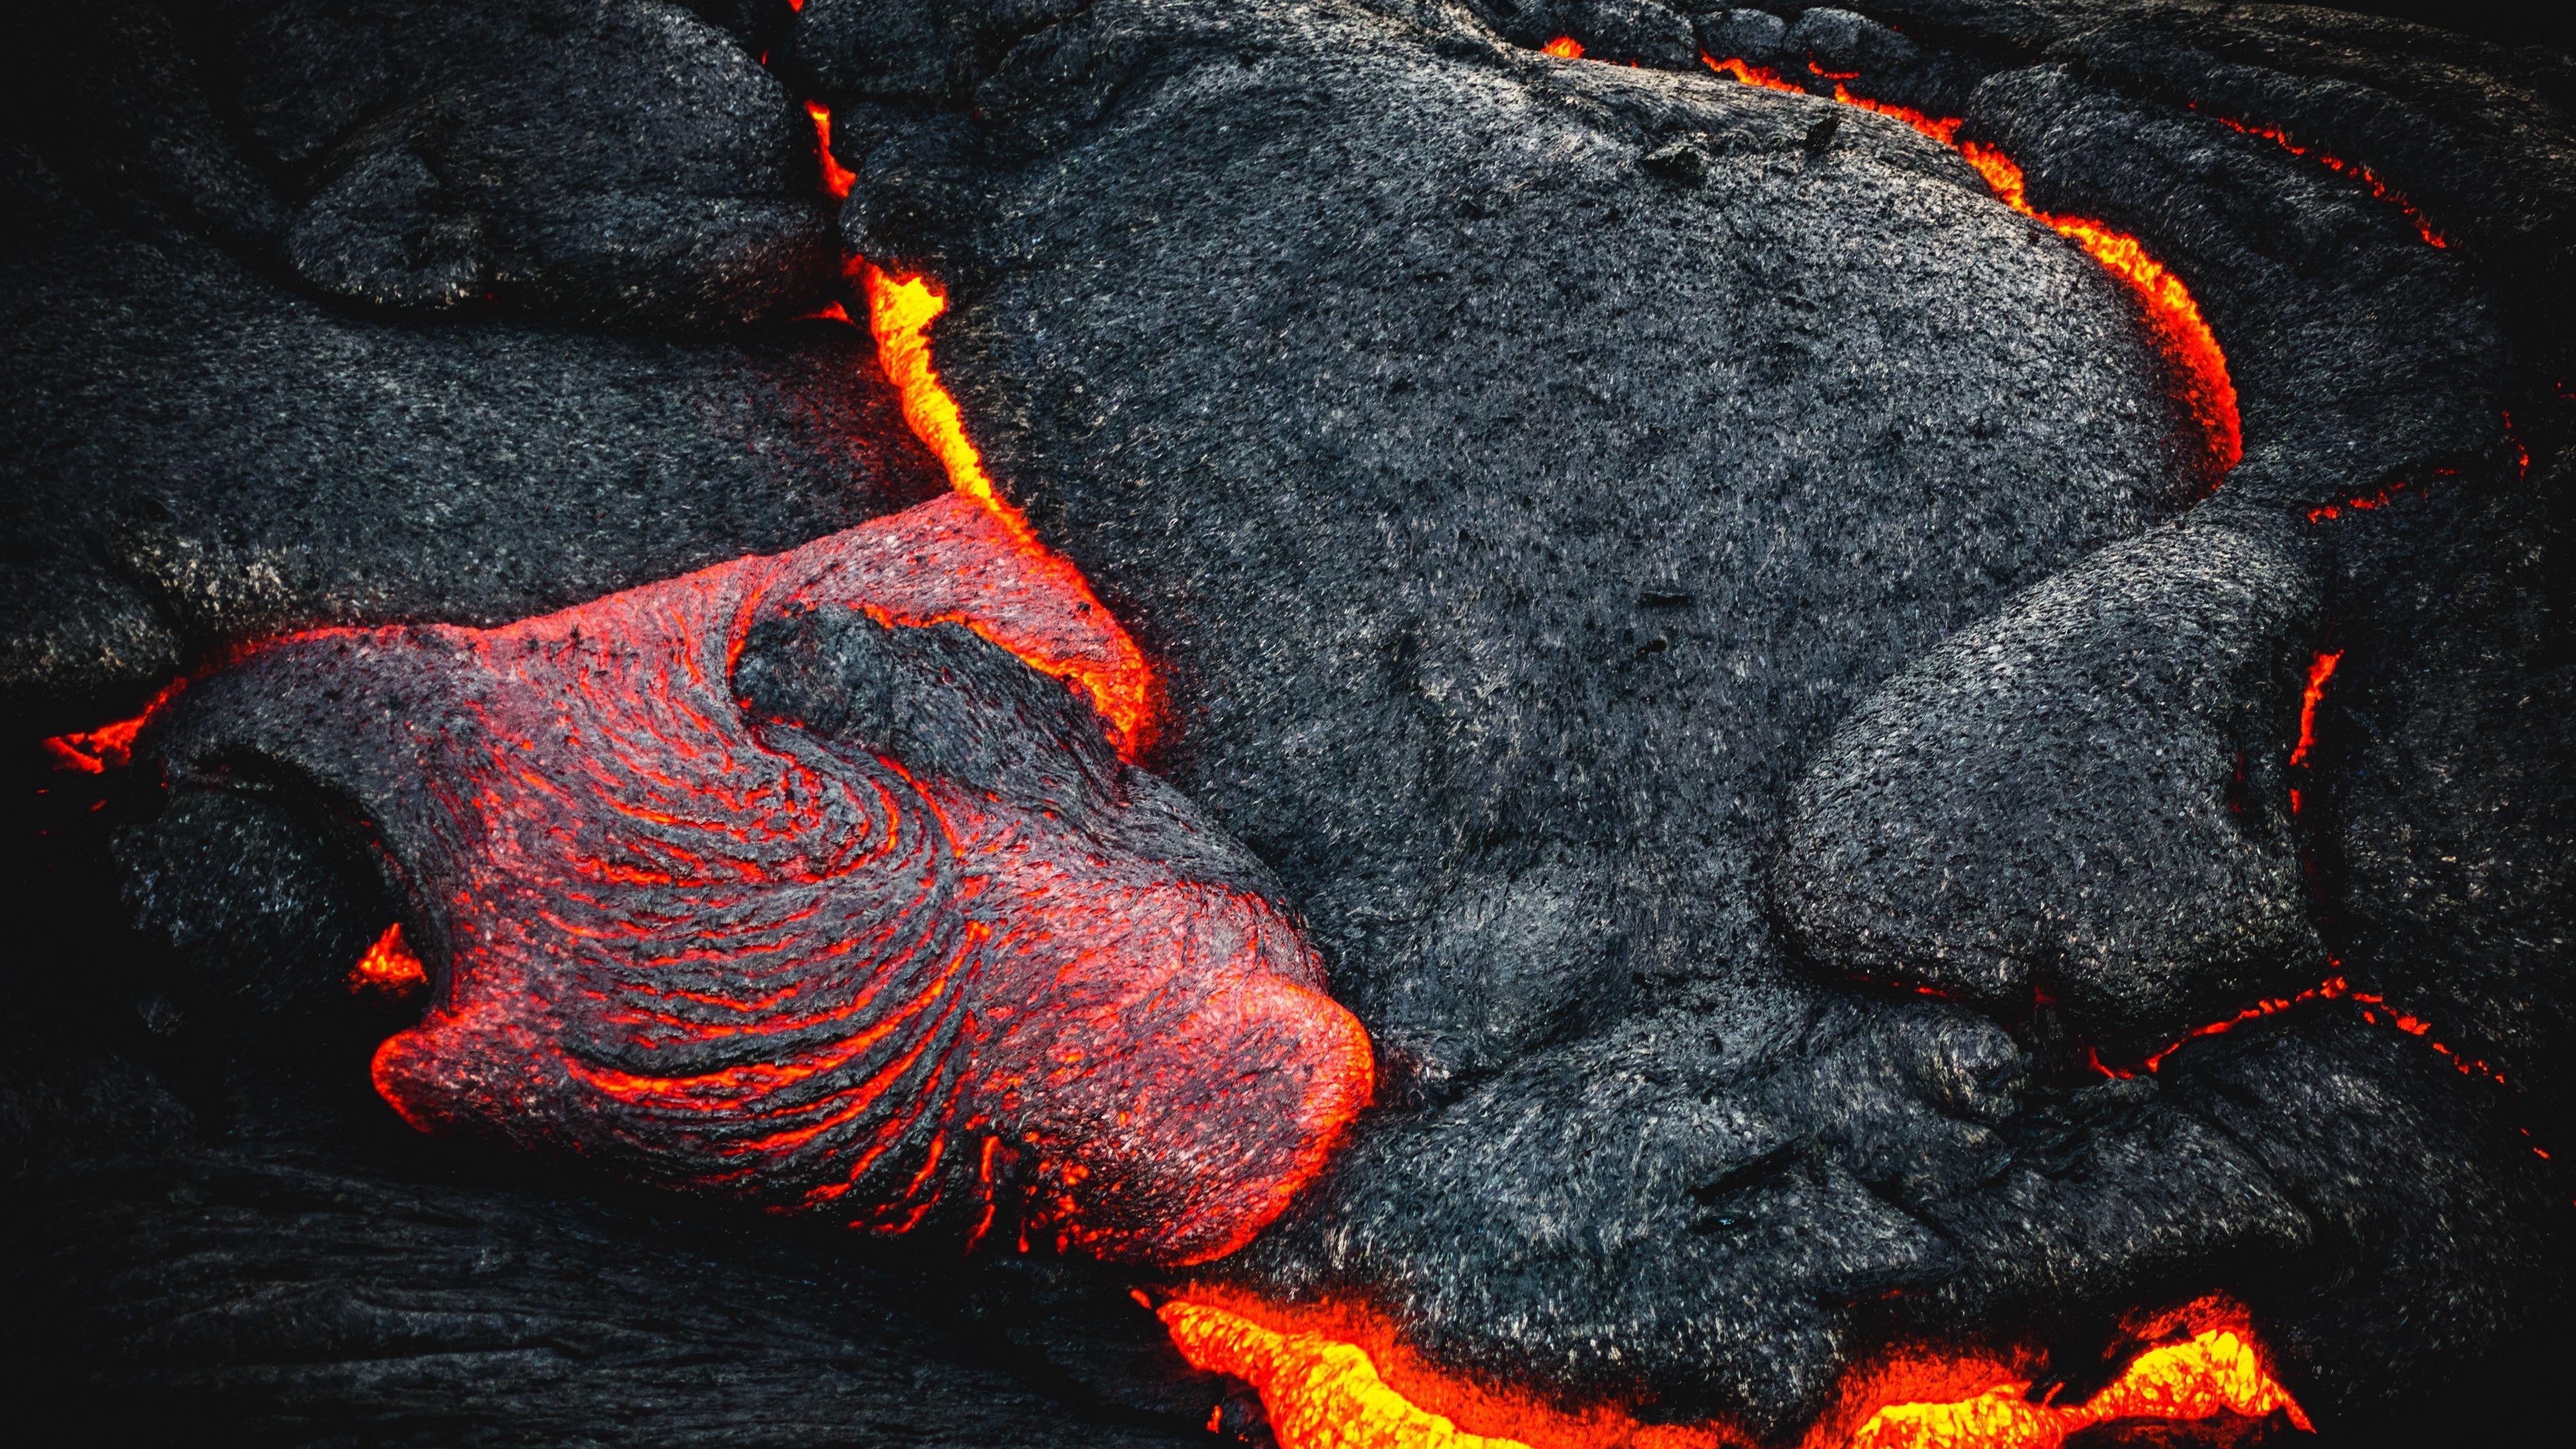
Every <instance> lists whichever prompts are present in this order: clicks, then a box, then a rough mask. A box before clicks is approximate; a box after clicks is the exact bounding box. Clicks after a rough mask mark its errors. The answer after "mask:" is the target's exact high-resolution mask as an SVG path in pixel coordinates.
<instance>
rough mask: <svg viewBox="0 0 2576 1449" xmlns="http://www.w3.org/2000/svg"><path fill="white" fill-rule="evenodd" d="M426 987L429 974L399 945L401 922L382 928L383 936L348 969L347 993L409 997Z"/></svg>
mask: <svg viewBox="0 0 2576 1449" xmlns="http://www.w3.org/2000/svg"><path fill="white" fill-rule="evenodd" d="M428 984H429V971H428V969H427V968H425V967H423V966H422V965H421V964H420V958H419V957H418V956H415V955H413V954H412V953H411V948H410V947H408V946H405V945H404V944H403V937H402V922H400V921H396V922H394V923H393V924H392V925H390V926H387V927H385V933H384V934H383V935H381V936H378V937H377V938H376V943H375V944H374V945H372V946H369V947H368V948H367V954H366V955H364V956H361V957H359V958H358V964H357V965H355V966H352V967H350V968H349V989H350V990H351V991H359V992H365V991H375V992H381V993H383V994H384V995H386V996H393V997H403V996H409V995H411V994H412V993H413V992H414V991H417V990H419V989H420V988H422V987H424V986H427V985H428Z"/></svg>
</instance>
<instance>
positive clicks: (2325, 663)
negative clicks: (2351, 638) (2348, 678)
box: [2290, 649, 2343, 770]
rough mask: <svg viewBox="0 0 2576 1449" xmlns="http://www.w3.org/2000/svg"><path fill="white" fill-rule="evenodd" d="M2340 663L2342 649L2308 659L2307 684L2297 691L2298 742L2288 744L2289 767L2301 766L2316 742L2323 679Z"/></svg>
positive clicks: (2302, 767)
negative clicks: (2318, 707)
mask: <svg viewBox="0 0 2576 1449" xmlns="http://www.w3.org/2000/svg"><path fill="white" fill-rule="evenodd" d="M2342 662H2343V651H2342V650H2340V649H2333V650H2327V651H2324V652H2322V653H2319V654H2318V655H2317V657H2316V658H2314V659H2312V660H2309V661H2308V683H2307V686H2306V687H2305V688H2304V689H2301V690H2300V691H2299V742H2298V743H2297V744H2295V745H2292V746H2291V747H2290V768H2292V769H2294V770H2296V769H2304V768H2306V766H2307V763H2308V751H2310V750H2312V749H2314V748H2316V743H2317V706H2318V705H2320V704H2323V703H2324V702H2325V698H2326V681H2327V680H2330V679H2332V678H2334V672H2335V666H2336V665H2338V664H2341V663H2342Z"/></svg>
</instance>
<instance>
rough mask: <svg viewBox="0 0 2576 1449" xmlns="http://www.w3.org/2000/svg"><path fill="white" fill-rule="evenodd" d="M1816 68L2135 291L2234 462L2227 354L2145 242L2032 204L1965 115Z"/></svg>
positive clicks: (1744, 68)
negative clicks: (1855, 84)
mask: <svg viewBox="0 0 2576 1449" xmlns="http://www.w3.org/2000/svg"><path fill="white" fill-rule="evenodd" d="M1701 59H1702V60H1705V61H1707V63H1708V65H1709V67H1710V68H1711V69H1713V70H1715V71H1717V72H1718V73H1720V74H1722V75H1729V76H1733V77H1734V78H1735V79H1737V80H1739V81H1742V82H1744V83H1745V84H1747V85H1756V86H1760V87H1762V88H1764V89H1765V90H1776V91H1790V92H1794V93H1796V94H1800V95H1804V94H1806V91H1805V89H1804V88H1803V87H1801V86H1797V85H1793V84H1791V83H1790V82H1788V81H1785V80H1782V79H1781V78H1780V76H1779V74H1778V73H1777V72H1775V71H1769V70H1765V69H1763V68H1761V67H1759V66H1753V65H1748V64H1746V63H1745V62H1744V61H1743V60H1741V59H1732V58H1730V59H1726V60H1719V59H1716V58H1715V57H1711V56H1702V57H1701ZM1816 73H1817V74H1818V75H1819V76H1822V77H1826V78H1829V79H1834V99H1835V100H1837V101H1839V102H1841V103H1842V104H1844V105H1847V106H1856V107H1859V108H1860V109H1862V110H1867V111H1874V112H1876V113H1877V114H1879V115H1882V116H1889V117H1892V118H1894V119H1896V120H1900V121H1903V122H1904V123H1905V124H1907V125H1909V126H1912V127H1913V128H1914V129H1915V130H1917V131H1920V132H1922V133H1923V134H1924V135H1926V136H1929V137H1931V138H1932V139H1933V140H1935V141H1938V142H1940V143H1941V144H1942V145H1944V146H1948V147H1950V148H1952V149H1953V150H1955V151H1957V152H1958V153H1959V154H1960V156H1962V157H1964V158H1965V159H1966V160H1967V163H1968V164H1969V165H1970V166H1971V167H1974V168H1975V169H1976V172H1977V174H1978V175H1979V176H1982V177H1984V178H1985V181H1986V185H1987V186H1989V187H1991V188H1992V189H1993V190H1994V193H1995V198H1996V199H1997V200H1999V201H2001V202H2002V203H2003V204H2004V205H2006V206H2009V207H2011V208H2012V209H2013V210H2015V211H2017V212H2020V213H2021V214H2022V215H2024V216H2027V217H2029V218H2031V219H2032V220H2034V221H2037V222H2039V223H2040V224H2041V225H2043V226H2045V227H2047V228H2048V229H2049V230H2051V231H2054V232H2056V233H2057V234H2058V235H2059V236H2062V237H2065V238H2066V239H2067V240H2069V241H2072V242H2074V243H2075V244H2076V245H2077V246H2080V247H2082V248H2083V249H2084V250H2085V252H2086V253H2087V254H2088V255H2090V256H2091V257H2092V258H2093V259H2094V260H2095V261H2097V262H2099V263H2101V264H2102V265H2103V266H2104V267H2105V268H2108V269H2109V271H2110V272H2111V274H2112V275H2113V276H2115V277H2118V278H2119V279H2120V280H2121V281H2122V282H2124V283H2126V284H2127V285H2128V287H2129V289H2130V290H2131V291H2133V292H2135V293H2137V295H2138V298H2139V300H2140V301H2142V302H2144V303H2145V304H2146V309H2147V316H2148V319H2149V321H2150V322H2151V323H2152V324H2153V325H2154V326H2155V328H2156V330H2157V331H2158V332H2159V333H2160V334H2162V336H2163V338H2164V342H2165V350H2166V352H2167V354H2168V355H2169V356H2171V357H2172V359H2173V361H2174V364H2175V368H2176V370H2177V371H2178V372H2179V373H2180V374H2181V382H2182V401H2183V404H2184V406H2185V407H2187V408H2188V409H2189V410H2190V411H2191V414H2192V417H2193V419H2194V421H2196V422H2197V423H2198V424H2199V425H2200V428H2201V431H2202V432H2203V434H2204V435H2205V436H2206V437H2207V438H2208V440H2209V453H2210V462H2211V466H2212V468H2213V470H2214V471H2216V472H2218V473H2222V474H2223V473H2226V472H2227V471H2229V470H2230V469H2233V468H2234V467H2235V466H2236V464H2237V463H2238V461H2240V460H2241V459H2242V458H2243V457H2244V456H2245V438H2244V430H2243V427H2242V424H2241V423H2240V421H2239V419H2238V416H2237V409H2236V384H2235V382H2234V381H2233V380H2232V379H2230V377H2229V376H2228V372H2227V354H2226V353H2224V352H2222V351H2220V350H2219V346H2218V339H2217V338H2216V337H2215V336H2214V335H2212V334H2211V332H2210V330H2209V324H2208V323H2207V322H2206V321H2204V320H2203V319H2202V318H2201V315H2200V304H2199V303H2198V302H2196V301H2194V300H2193V299H2192V295H2191V289H2190V288H2188V287H2186V286H2184V285H2183V282H2182V279H2181V278H2180V277H2177V276H2175V275H2174V274H2173V273H2172V271H2171V270H2169V269H2167V268H2166V267H2165V265H2164V264H2163V263H2161V262H2159V261H2157V260H2156V259H2155V258H2153V257H2151V256H2149V255H2147V249H2146V248H2145V246H2143V245H2142V244H2140V243H2139V241H2138V239H2137V238H2136V237H2133V236H2131V235H2129V234H2128V233H2126V232H2122V231H2115V230H2113V229H2111V228H2110V227H2108V226H2105V225H2103V224H2102V223H2101V222H2098V221H2094V220H2092V219H2090V218H2087V217H2080V216H2058V215H2054V214H2052V213H2049V212H2044V211H2041V210H2039V209H2037V208H2036V207H2033V206H2032V205H2031V204H2030V197H2029V194H2028V189H2027V187H2026V185H2025V183H2024V180H2023V177H2022V170H2021V168H2020V167H2019V166H2017V165H2015V164H2013V162H2012V161H2011V159H2010V158H2008V157H2006V156H2005V155H2004V154H2003V153H2002V152H2000V151H1997V150H1996V149H1995V148H1993V147H1992V146H1988V145H1984V144H1982V143H1980V142H1976V141H1967V142H1962V141H1960V140H1959V128H1960V127H1961V126H1962V125H1964V124H1965V122H1964V120H1962V119H1960V118H1955V117H1936V116H1929V115H1926V114H1924V113H1923V112H1921V111H1917V110H1913V109H1911V108H1908V107H1905V106H1896V105H1888V104H1885V103H1883V102H1879V101H1873V100H1870V99H1869V98H1867V97H1865V96H1861V95H1857V94H1855V93H1853V92H1852V90H1851V89H1850V88H1849V87H1847V86H1845V85H1843V84H1842V80H1843V79H1848V77H1844V78H1833V77H1830V76H1828V75H1827V73H1826V72H1824V71H1822V70H1819V71H1817V72H1816Z"/></svg>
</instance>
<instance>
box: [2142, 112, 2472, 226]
mask: <svg viewBox="0 0 2576 1449" xmlns="http://www.w3.org/2000/svg"><path fill="white" fill-rule="evenodd" d="M2192 109H2193V110H2195V111H2197V110H2199V109H2200V107H2199V106H2197V105H2194V106H2193V107H2192ZM2214 119H2216V120H2217V122H2218V123H2219V124H2220V125H2222V126H2225V127H2227V128H2228V129H2230V130H2232V131H2237V132H2240V133H2242V134H2244V135H2248V136H2259V137H2261V138H2262V139H2264V140H2266V141H2269V142H2271V143H2272V144H2273V145H2276V146H2278V147H2280V148H2281V149H2282V150H2284V151H2287V152H2289V153H2290V154H2291V155H2293V156H2300V157H2304V158H2306V159H2308V160H2310V161H2314V162H2316V163H2317V164H2318V165H2320V166H2323V167H2324V168H2326V169H2327V170H2328V171H2331V172H2334V173H2335V174H2336V175H2338V176H2349V177H2352V178H2353V179H2354V180H2356V181H2359V182H2360V183H2361V184H2362V185H2364V186H2366V187H2369V188H2370V194H2371V195H2372V196H2374V197H2376V198H2378V199H2379V200H2381V201H2384V202H2386V203H2388V204H2389V205H2390V206H2393V207H2396V208H2397V209H2398V210H2399V211H2401V212H2403V213H2405V216H2406V219H2407V220H2408V221H2410V222H2412V223H2414V225H2415V233H2416V235H2418V236H2421V237H2422V238H2424V242H2425V244H2426V245H2427V246H2437V247H2447V246H2449V245H2450V243H2449V242H2447V241H2445V240H2443V239H2442V234H2441V233H2440V232H2438V231H2436V230H2434V229H2433V223H2432V222H2431V221H2430V220H2429V219H2427V218H2426V217H2425V215H2424V213H2423V212H2422V211H2421V210H2419V209H2417V207H2416V205H2415V203H2413V202H2411V201H2409V200H2407V199H2406V197H2405V196H2404V194H2402V193H2400V192H2399V191H2398V190H2397V189H2396V188H2394V187H2392V186H2390V185H2389V184H2388V183H2387V182H2385V181H2382V180H2380V179H2379V175H2378V173H2376V172H2374V171H2372V170H2371V169H2370V168H2369V167H2367V166H2364V165H2363V164H2361V163H2360V162H2358V161H2346V160H2345V159H2343V158H2342V157H2340V156H2337V155H2334V154H2332V153H2331V152H2327V151H2321V150H2318V149H2317V148H2316V147H2313V146H2303V145H2301V144H2299V143H2298V142H2296V141H2293V140H2291V139H2290V137H2289V135H2288V134H2287V133H2286V132H2283V131H2281V130H2279V129H2278V128H2276V127H2272V126H2257V125H2252V124H2249V123H2247V122H2244V121H2240V120H2237V119H2236V118H2235V117H2233V116H2218V117H2215V118H2214Z"/></svg>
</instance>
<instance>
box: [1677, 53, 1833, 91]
mask: <svg viewBox="0 0 2576 1449" xmlns="http://www.w3.org/2000/svg"><path fill="white" fill-rule="evenodd" d="M1700 59H1701V60H1702V61H1705V62H1706V63H1707V64H1708V67H1709V68H1710V69H1711V70H1714V71H1716V72H1717V73H1718V74H1720V75H1731V76H1733V77H1735V78H1736V79H1737V80H1740V81H1742V82H1744V83H1745V84H1746V85H1749V86H1760V87H1761V88H1762V89H1764V90H1766V91H1787V92H1788V93H1789V94H1791V95H1793V96H1803V95H1805V94H1806V93H1807V88H1806V87H1804V86H1800V85H1792V84H1790V83H1789V82H1788V81H1785V80H1782V79H1781V78H1780V73H1779V72H1778V71H1776V70H1773V69H1771V68H1770V67H1769V66H1767V65H1748V64H1746V63H1745V62H1743V61H1741V60H1734V59H1728V60H1717V59H1713V58H1711V57H1709V56H1706V55H1703V56H1701V57H1700Z"/></svg>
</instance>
